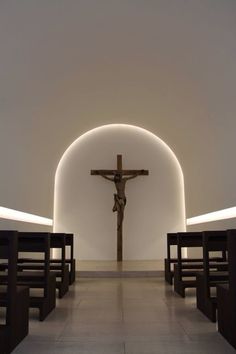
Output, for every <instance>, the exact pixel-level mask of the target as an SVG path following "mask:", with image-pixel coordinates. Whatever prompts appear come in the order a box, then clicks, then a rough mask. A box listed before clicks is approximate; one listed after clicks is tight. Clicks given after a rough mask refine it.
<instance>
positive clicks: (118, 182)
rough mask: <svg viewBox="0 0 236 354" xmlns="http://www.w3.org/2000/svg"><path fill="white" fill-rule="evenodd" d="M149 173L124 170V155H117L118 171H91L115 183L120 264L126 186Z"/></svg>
mask: <svg viewBox="0 0 236 354" xmlns="http://www.w3.org/2000/svg"><path fill="white" fill-rule="evenodd" d="M148 173H149V172H148V170H123V169H122V155H117V169H116V170H91V175H99V176H101V177H103V178H105V179H107V180H109V181H111V182H114V183H115V187H116V192H117V193H116V194H114V206H113V209H112V211H113V212H115V211H116V212H117V261H118V262H122V260H123V237H122V225H123V219H124V210H125V205H126V196H125V184H126V182H127V181H128V180H130V179H132V178H135V177H137V176H140V175H142V176H144V175H146V176H147V175H148ZM109 176H112V177H109ZM124 176H127V177H124Z"/></svg>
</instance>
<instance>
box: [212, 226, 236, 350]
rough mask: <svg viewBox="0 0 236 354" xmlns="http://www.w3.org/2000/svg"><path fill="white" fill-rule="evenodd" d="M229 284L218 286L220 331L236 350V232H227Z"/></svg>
mask: <svg viewBox="0 0 236 354" xmlns="http://www.w3.org/2000/svg"><path fill="white" fill-rule="evenodd" d="M227 247H228V262H229V266H228V272H229V282H228V284H223V285H217V307H218V331H219V332H220V333H221V335H222V336H223V337H224V338H225V339H226V340H227V341H228V342H229V343H230V344H231V345H232V346H233V347H234V348H235V349H236V230H228V231H227Z"/></svg>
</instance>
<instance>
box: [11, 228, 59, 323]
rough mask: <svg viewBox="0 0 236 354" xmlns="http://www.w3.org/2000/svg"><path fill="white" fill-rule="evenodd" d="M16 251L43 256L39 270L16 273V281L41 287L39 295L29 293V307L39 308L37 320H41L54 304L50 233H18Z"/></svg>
mask: <svg viewBox="0 0 236 354" xmlns="http://www.w3.org/2000/svg"><path fill="white" fill-rule="evenodd" d="M18 235H19V236H18V240H19V242H18V252H27V253H28V252H29V253H32V252H37V253H41V255H42V256H43V267H42V269H41V270H40V271H37V272H35V271H22V272H18V273H17V283H18V284H20V285H27V286H29V287H30V289H42V292H43V294H42V295H41V296H37V295H30V307H32V308H38V309H39V320H40V321H43V320H44V319H45V318H46V317H47V315H48V314H49V313H50V312H51V311H52V310H53V309H54V308H55V306H56V275H55V274H53V273H52V272H50V233H46V232H44V233H43V232H39V233H34V234H33V235H32V234H31V233H28V232H19V233H18Z"/></svg>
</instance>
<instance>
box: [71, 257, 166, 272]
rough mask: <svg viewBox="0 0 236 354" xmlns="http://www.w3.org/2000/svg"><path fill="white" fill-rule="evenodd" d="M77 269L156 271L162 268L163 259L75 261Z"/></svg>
mask: <svg viewBox="0 0 236 354" xmlns="http://www.w3.org/2000/svg"><path fill="white" fill-rule="evenodd" d="M76 266H77V267H76V269H77V270H78V271H122V270H123V271H157V270H164V260H155V261H123V262H116V261H77V263H76Z"/></svg>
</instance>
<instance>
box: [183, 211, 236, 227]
mask: <svg viewBox="0 0 236 354" xmlns="http://www.w3.org/2000/svg"><path fill="white" fill-rule="evenodd" d="M235 217H236V207H232V208H227V209H222V210H218V211H214V212H212V213H208V214H203V215H199V216H195V217H193V218H190V219H187V225H196V224H203V223H206V222H211V221H217V220H224V219H231V218H235Z"/></svg>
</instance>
